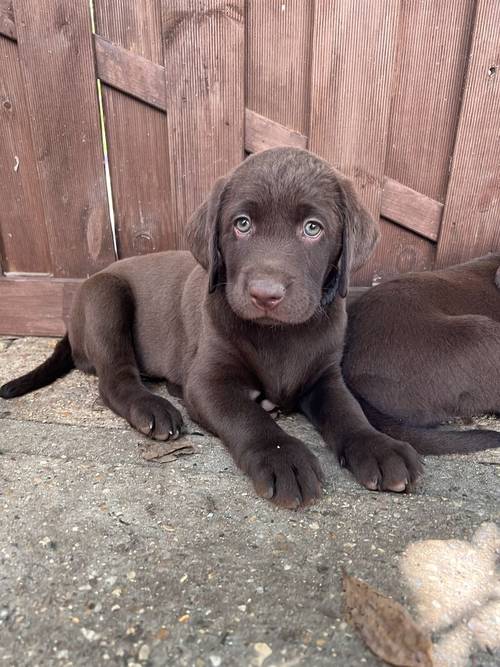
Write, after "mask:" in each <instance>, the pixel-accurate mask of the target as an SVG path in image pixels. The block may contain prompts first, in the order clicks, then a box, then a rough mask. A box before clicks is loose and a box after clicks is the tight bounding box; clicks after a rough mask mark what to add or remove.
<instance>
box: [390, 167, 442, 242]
mask: <svg viewBox="0 0 500 667" xmlns="http://www.w3.org/2000/svg"><path fill="white" fill-rule="evenodd" d="M383 187H384V189H383V192H382V205H381V211H380V212H381V215H383V216H384V217H385V218H388V219H389V220H392V221H393V222H397V223H398V224H399V225H402V226H403V227H406V228H407V229H409V230H411V231H412V232H416V233H417V234H419V235H420V236H423V237H425V238H426V239H429V240H431V241H436V240H437V237H438V232H439V225H440V224H441V216H442V213H443V204H441V203H440V202H438V201H436V200H435V199H431V198H430V197H426V196H425V195H423V194H422V193H420V192H416V190H412V189H411V188H408V187H406V185H403V184H402V183H398V182H397V181H395V180H394V179H392V178H387V176H386V177H385V178H384V186H383Z"/></svg>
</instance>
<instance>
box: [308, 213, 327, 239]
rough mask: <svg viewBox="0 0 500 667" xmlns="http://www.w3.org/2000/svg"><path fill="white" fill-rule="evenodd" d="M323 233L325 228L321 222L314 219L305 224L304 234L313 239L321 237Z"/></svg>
mask: <svg viewBox="0 0 500 667" xmlns="http://www.w3.org/2000/svg"><path fill="white" fill-rule="evenodd" d="M322 231H323V226H322V225H321V223H320V222H318V221H317V220H314V219H312V218H311V219H309V220H306V221H305V222H304V234H305V235H306V236H308V237H309V238H311V239H313V238H315V237H316V236H319V235H320V234H321V232H322Z"/></svg>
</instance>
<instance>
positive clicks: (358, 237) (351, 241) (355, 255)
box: [338, 179, 380, 298]
mask: <svg viewBox="0 0 500 667" xmlns="http://www.w3.org/2000/svg"><path fill="white" fill-rule="evenodd" d="M340 191H341V200H342V201H341V203H340V206H341V215H342V218H343V223H344V224H343V230H342V253H341V255H340V259H339V266H338V293H339V294H340V296H341V297H342V298H345V297H346V296H347V292H348V290H349V278H350V274H351V273H354V272H355V271H357V270H358V269H359V268H360V267H361V266H363V264H364V263H365V262H366V260H367V259H368V257H369V256H370V255H371V253H372V251H373V249H374V248H375V245H376V244H377V242H378V240H379V237H380V228H379V224H378V221H375V220H374V219H373V218H372V216H371V215H370V213H368V211H367V210H366V208H365V207H364V206H363V204H362V203H361V201H360V199H359V197H358V194H357V192H356V190H355V188H354V186H353V184H352V183H351V182H350V181H348V180H347V179H344V180H343V181H342V182H341V183H340Z"/></svg>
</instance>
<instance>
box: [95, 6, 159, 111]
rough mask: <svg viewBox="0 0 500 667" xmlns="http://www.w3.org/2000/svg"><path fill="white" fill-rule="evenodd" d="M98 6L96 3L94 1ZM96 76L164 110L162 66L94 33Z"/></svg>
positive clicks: (109, 84)
mask: <svg viewBox="0 0 500 667" xmlns="http://www.w3.org/2000/svg"><path fill="white" fill-rule="evenodd" d="M97 7H99V5H97ZM94 44H95V57H96V68H97V76H98V77H99V79H101V81H102V82H103V83H105V84H107V85H108V86H111V87H113V88H116V89H117V90H120V91H121V92H123V93H126V94H127V95H131V96H132V97H135V98H137V99H138V100H140V101H141V102H146V104H149V105H151V106H152V107H155V108H156V109H159V110H160V111H165V110H166V106H165V68H164V67H163V65H158V64H157V63H154V62H152V61H151V60H149V59H148V58H143V57H142V56H140V55H137V54H136V53H132V51H130V50H129V49H125V48H123V47H122V46H119V45H118V44H114V43H113V42H110V41H109V40H108V39H104V37H102V36H101V35H94Z"/></svg>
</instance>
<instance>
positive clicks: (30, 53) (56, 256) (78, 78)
mask: <svg viewBox="0 0 500 667" xmlns="http://www.w3.org/2000/svg"><path fill="white" fill-rule="evenodd" d="M14 16H15V22H16V28H17V38H18V46H19V56H20V62H21V70H22V73H23V78H24V81H25V84H26V97H27V103H28V112H29V118H30V123H31V130H32V137H33V145H34V148H35V157H36V163H37V168H38V175H39V179H40V188H41V193H42V202H43V208H44V213H45V223H46V227H47V233H48V237H49V244H50V249H51V253H52V260H53V270H54V274H55V275H57V276H85V275H88V274H90V273H92V272H94V271H96V270H98V269H101V268H103V267H104V266H106V265H107V264H109V263H110V262H112V261H113V259H114V251H113V242H112V234H111V227H110V224H109V220H108V204H107V196H106V185H105V180H104V169H103V164H102V162H103V155H102V148H101V139H100V130H99V114H98V106H97V94H96V82H95V73H94V61H93V52H92V34H91V26H90V7H89V3H88V1H87V0H74V1H73V2H66V1H65V0H54V1H53V2H50V3H49V2H38V0H15V2H14Z"/></svg>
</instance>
